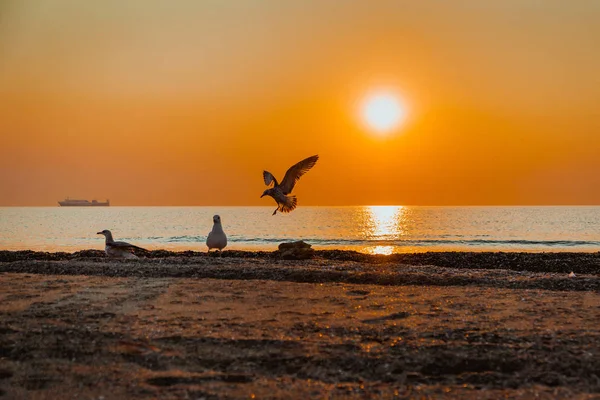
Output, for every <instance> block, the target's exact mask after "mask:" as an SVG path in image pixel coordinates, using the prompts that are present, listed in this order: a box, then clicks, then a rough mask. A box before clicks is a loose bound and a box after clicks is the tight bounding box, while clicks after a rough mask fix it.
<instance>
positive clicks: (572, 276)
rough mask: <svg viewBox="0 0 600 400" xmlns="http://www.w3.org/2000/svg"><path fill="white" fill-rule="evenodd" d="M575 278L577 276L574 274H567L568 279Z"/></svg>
mask: <svg viewBox="0 0 600 400" xmlns="http://www.w3.org/2000/svg"><path fill="white" fill-rule="evenodd" d="M575 277H577V275H575V272H573V271H571V273H570V274H569V278H575Z"/></svg>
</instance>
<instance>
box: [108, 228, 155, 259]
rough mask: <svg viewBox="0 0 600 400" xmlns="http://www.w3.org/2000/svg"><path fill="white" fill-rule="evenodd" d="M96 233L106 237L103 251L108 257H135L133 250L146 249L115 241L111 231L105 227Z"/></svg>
mask: <svg viewBox="0 0 600 400" xmlns="http://www.w3.org/2000/svg"><path fill="white" fill-rule="evenodd" d="M97 234H98V235H104V237H105V238H106V241H105V244H104V251H105V252H106V255H107V256H109V257H115V258H137V256H136V255H135V254H133V251H134V250H135V249H137V250H142V251H148V250H146V249H143V248H141V247H138V246H135V245H133V244H131V243H127V242H115V240H114V239H113V237H112V233H111V232H110V231H109V230H108V229H105V230H103V231H102V232H97Z"/></svg>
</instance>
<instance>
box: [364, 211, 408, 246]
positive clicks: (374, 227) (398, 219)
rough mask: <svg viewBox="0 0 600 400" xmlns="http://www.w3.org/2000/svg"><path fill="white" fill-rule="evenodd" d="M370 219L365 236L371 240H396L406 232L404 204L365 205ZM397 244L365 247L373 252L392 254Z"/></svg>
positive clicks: (366, 225)
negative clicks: (404, 226)
mask: <svg viewBox="0 0 600 400" xmlns="http://www.w3.org/2000/svg"><path fill="white" fill-rule="evenodd" d="M365 214H366V217H367V219H368V221H366V222H367V223H366V224H365V231H364V236H365V238H366V239H369V240H394V239H398V238H399V237H400V236H403V235H404V234H405V232H404V229H403V224H402V222H403V220H404V218H405V214H406V208H405V207H403V206H368V207H365ZM394 248H395V246H390V245H376V246H370V247H368V248H366V249H365V251H366V252H368V253H371V254H392V253H393V252H394Z"/></svg>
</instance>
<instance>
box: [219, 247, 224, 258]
mask: <svg viewBox="0 0 600 400" xmlns="http://www.w3.org/2000/svg"><path fill="white" fill-rule="evenodd" d="M221 257H223V250H221V249H219V258H221Z"/></svg>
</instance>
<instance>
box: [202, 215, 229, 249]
mask: <svg viewBox="0 0 600 400" xmlns="http://www.w3.org/2000/svg"><path fill="white" fill-rule="evenodd" d="M206 246H207V247H208V252H209V253H210V250H211V249H218V250H219V256H221V251H222V250H223V249H224V248H225V247H226V246H227V235H225V232H224V231H223V226H222V225H221V217H220V216H219V215H215V216H213V228H212V231H210V233H209V234H208V237H207V238H206Z"/></svg>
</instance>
